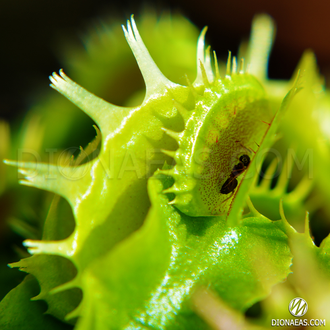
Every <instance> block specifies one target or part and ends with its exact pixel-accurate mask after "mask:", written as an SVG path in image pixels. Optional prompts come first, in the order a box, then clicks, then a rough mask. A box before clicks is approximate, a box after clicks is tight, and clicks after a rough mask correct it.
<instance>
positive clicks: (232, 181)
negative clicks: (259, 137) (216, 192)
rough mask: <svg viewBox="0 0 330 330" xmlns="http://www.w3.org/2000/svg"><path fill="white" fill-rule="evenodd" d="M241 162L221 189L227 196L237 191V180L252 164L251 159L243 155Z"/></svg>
mask: <svg viewBox="0 0 330 330" xmlns="http://www.w3.org/2000/svg"><path fill="white" fill-rule="evenodd" d="M239 161H240V162H239V163H238V164H237V165H235V166H234V167H233V170H232V171H231V173H230V176H229V178H228V179H227V180H226V181H225V183H224V184H223V185H222V187H221V189H220V193H221V194H224V195H227V194H229V193H231V192H233V191H234V190H235V188H236V187H237V184H238V181H237V179H236V178H237V177H238V176H239V175H240V174H242V173H243V172H244V171H245V170H246V169H247V167H248V166H249V164H250V157H249V156H248V155H242V156H241V157H240V158H239Z"/></svg>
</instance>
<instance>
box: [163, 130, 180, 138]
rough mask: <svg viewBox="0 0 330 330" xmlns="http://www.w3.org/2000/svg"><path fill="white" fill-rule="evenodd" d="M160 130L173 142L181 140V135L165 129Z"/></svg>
mask: <svg viewBox="0 0 330 330" xmlns="http://www.w3.org/2000/svg"><path fill="white" fill-rule="evenodd" d="M162 130H163V131H164V132H165V133H166V134H167V135H168V136H170V137H172V138H173V139H174V140H176V141H179V140H180V138H181V133H178V132H174V131H171V130H169V129H167V128H165V127H162Z"/></svg>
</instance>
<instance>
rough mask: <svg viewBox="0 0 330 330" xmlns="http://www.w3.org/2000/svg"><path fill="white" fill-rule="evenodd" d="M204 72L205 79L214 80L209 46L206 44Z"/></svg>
mask: <svg viewBox="0 0 330 330" xmlns="http://www.w3.org/2000/svg"><path fill="white" fill-rule="evenodd" d="M204 66H205V72H206V75H207V79H208V81H210V82H213V81H214V73H213V70H212V66H211V46H208V47H207V48H206V51H205V65H204Z"/></svg>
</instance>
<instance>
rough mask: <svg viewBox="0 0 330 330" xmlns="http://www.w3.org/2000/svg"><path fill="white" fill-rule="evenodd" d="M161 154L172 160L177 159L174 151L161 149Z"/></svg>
mask: <svg viewBox="0 0 330 330" xmlns="http://www.w3.org/2000/svg"><path fill="white" fill-rule="evenodd" d="M161 152H162V153H163V154H165V155H167V156H170V157H172V158H175V154H176V152H175V151H173V150H165V149H161Z"/></svg>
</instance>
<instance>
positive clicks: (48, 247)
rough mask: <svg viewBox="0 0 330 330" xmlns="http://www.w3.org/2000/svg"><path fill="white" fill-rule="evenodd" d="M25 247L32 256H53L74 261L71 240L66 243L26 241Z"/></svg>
mask: <svg viewBox="0 0 330 330" xmlns="http://www.w3.org/2000/svg"><path fill="white" fill-rule="evenodd" d="M23 245H24V246H25V247H27V249H28V252H29V253H30V254H52V255H59V256H62V257H66V258H68V259H72V256H73V255H74V252H75V250H74V248H73V247H72V245H73V244H72V242H71V241H70V240H68V239H67V240H65V241H33V240H26V241H24V242H23Z"/></svg>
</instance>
